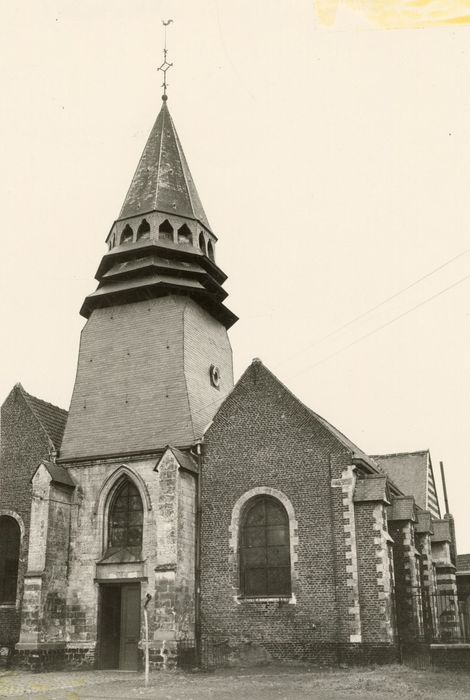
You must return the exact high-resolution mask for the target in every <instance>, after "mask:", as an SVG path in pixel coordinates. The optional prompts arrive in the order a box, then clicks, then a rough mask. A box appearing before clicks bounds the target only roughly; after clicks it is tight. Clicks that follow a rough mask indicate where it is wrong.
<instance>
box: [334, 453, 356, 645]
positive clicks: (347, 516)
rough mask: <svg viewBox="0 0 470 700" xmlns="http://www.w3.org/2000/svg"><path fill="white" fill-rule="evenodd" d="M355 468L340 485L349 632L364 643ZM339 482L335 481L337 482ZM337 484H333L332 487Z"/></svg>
mask: <svg viewBox="0 0 470 700" xmlns="http://www.w3.org/2000/svg"><path fill="white" fill-rule="evenodd" d="M355 469H356V468H355V467H354V466H353V465H349V466H348V467H346V469H344V470H343V472H342V474H341V479H340V480H339V484H338V485H340V486H341V494H342V503H343V534H344V547H345V558H346V586H347V595H348V631H349V641H350V642H361V641H362V624H361V606H360V603H359V569H358V562H357V544H356V522H355V516H354V503H353V497H354V488H355V484H356V473H355ZM335 481H337V480H333V482H335ZM334 485H335V484H334V483H332V486H334Z"/></svg>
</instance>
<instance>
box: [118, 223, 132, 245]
mask: <svg viewBox="0 0 470 700" xmlns="http://www.w3.org/2000/svg"><path fill="white" fill-rule="evenodd" d="M133 239H134V231H133V230H132V228H131V227H130V226H129V224H126V226H125V228H124V231H123V232H122V233H121V244H122V243H132V241H133Z"/></svg>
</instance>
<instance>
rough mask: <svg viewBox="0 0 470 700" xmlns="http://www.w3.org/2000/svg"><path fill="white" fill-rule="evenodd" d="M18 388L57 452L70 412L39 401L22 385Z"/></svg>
mask: <svg viewBox="0 0 470 700" xmlns="http://www.w3.org/2000/svg"><path fill="white" fill-rule="evenodd" d="M17 386H18V388H19V390H20V391H21V393H22V395H23V396H24V398H25V400H26V403H27V404H28V406H29V407H30V409H31V410H32V412H33V413H34V415H35V416H36V418H37V419H38V421H39V423H40V424H41V425H42V427H43V428H44V430H45V432H46V433H47V435H48V436H49V438H50V440H51V442H52V443H53V445H54V447H55V448H56V450H59V449H60V446H61V444H62V438H63V436H64V430H65V423H66V422H67V416H68V412H67V411H66V410H65V409H63V408H59V407H58V406H54V404H52V403H48V402H47V401H43V400H42V399H38V398H37V396H33V395H32V394H28V392H27V391H25V390H24V389H23V387H22V386H21V384H18V385H17Z"/></svg>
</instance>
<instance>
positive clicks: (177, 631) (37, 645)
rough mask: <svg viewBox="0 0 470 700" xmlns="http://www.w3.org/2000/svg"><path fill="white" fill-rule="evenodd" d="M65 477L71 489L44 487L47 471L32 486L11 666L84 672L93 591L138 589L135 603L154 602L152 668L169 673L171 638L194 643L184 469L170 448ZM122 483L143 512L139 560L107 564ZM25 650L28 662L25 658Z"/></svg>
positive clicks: (188, 486)
mask: <svg viewBox="0 0 470 700" xmlns="http://www.w3.org/2000/svg"><path fill="white" fill-rule="evenodd" d="M192 463H193V464H194V469H196V466H195V465H196V463H195V462H194V461H193V462H192ZM68 473H69V474H70V475H71V476H72V477H73V479H74V481H75V484H76V487H75V489H68V488H64V487H61V488H58V487H57V486H55V487H53V486H51V483H50V482H51V478H50V476H49V475H48V473H47V470H45V469H43V470H41V469H40V470H38V472H37V473H36V475H35V478H34V484H33V486H34V497H33V509H32V517H33V520H34V523H35V526H36V530H35V532H36V533H37V537H36V539H35V540H34V542H32V544H31V547H30V557H29V569H30V573H29V574H28V579H27V588H26V591H25V606H24V607H25V611H24V615H23V624H22V635H21V641H20V644H19V645H18V651H19V652H21V654H20V655H19V656H18V663H21V664H23V665H25V664H28V663H30V664H32V665H34V664H36V665H38V664H39V665H40V666H41V667H42V666H43V665H44V664H47V663H49V661H50V662H51V663H53V664H54V665H57V663H59V661H58V659H59V657H60V658H61V659H62V661H61V663H64V664H66V665H67V666H70V667H74V668H87V667H90V666H92V665H93V664H94V663H95V660H96V658H97V656H96V650H97V645H98V644H99V635H98V627H97V620H98V605H99V602H98V601H99V586H100V584H104V583H108V584H109V583H110V582H113V581H120V582H121V581H129V582H130V583H131V582H133V581H139V582H140V590H141V599H142V603H143V602H144V600H145V597H146V595H147V594H150V595H151V596H152V599H151V602H150V604H149V606H148V613H149V639H150V659H151V664H152V667H157V666H163V667H170V666H171V665H174V663H175V658H176V640H177V639H179V638H186V637H190V638H194V570H195V516H196V502H195V499H196V475H195V473H192V472H188V471H185V469H184V468H182V467H181V465H180V464H179V462H178V460H177V459H176V458H175V456H174V455H173V453H172V451H171V450H167V451H166V452H165V453H164V454H163V456H162V455H155V456H154V457H149V458H147V459H140V460H134V461H130V462H129V463H127V464H123V463H117V462H115V461H112V460H101V461H97V462H93V463H85V464H82V465H80V466H70V467H69V470H68ZM123 477H126V478H129V479H131V480H132V481H133V483H135V484H136V486H137V487H138V490H139V492H140V494H141V499H142V503H143V507H144V522H143V544H142V560H141V561H126V562H124V561H123V562H121V563H120V562H114V563H109V562H107V561H106V559H105V560H103V556H104V554H105V551H106V546H107V545H106V537H107V518H108V504H109V501H110V499H111V498H112V494H113V493H114V489H115V487H116V485H117V484H119V483H121V479H122V478H123ZM69 532H70V539H69ZM143 623H144V620H143V619H142V630H141V640H143V639H144V628H143ZM141 646H142V644H141ZM53 649H55V653H54V654H52V650H53ZM28 652H29V653H30V655H31V657H32V658H33V657H34V658H35V659H36V661H28V660H27V657H28ZM46 652H47V653H46ZM60 654H62V656H60ZM141 654H142V652H141ZM38 659H39V660H38Z"/></svg>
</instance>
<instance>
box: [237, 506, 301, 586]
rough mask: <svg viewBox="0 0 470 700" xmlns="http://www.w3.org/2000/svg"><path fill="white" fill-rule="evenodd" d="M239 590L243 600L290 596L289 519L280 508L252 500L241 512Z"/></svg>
mask: <svg viewBox="0 0 470 700" xmlns="http://www.w3.org/2000/svg"><path fill="white" fill-rule="evenodd" d="M240 587H241V592H242V595H244V596H247V597H251V596H254V597H263V596H266V597H269V596H275V597H276V596H290V594H291V561H290V540H289V517H288V515H287V512H286V509H285V508H284V506H283V504H282V503H281V502H280V501H278V500H277V499H276V498H273V497H272V496H267V495H260V496H255V497H254V498H252V499H250V500H249V501H248V502H247V503H246V505H245V508H244V511H243V515H242V521H241V531H240Z"/></svg>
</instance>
